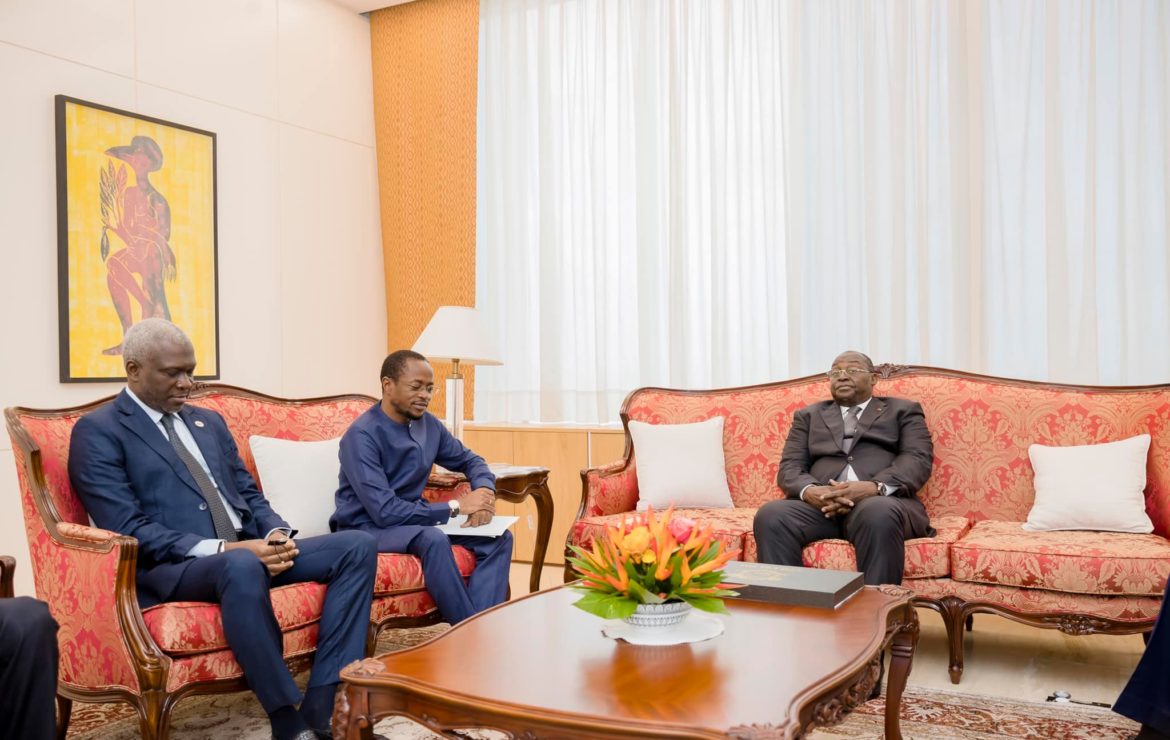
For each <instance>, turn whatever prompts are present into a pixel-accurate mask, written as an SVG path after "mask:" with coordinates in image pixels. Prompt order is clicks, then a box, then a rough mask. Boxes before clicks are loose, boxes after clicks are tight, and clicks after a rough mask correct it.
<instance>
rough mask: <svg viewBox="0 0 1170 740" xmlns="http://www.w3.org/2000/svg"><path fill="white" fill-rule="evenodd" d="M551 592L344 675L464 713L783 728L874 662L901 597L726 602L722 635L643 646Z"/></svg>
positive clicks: (561, 591) (869, 593) (867, 594)
mask: <svg viewBox="0 0 1170 740" xmlns="http://www.w3.org/2000/svg"><path fill="white" fill-rule="evenodd" d="M577 598H579V594H577V593H576V592H574V591H572V590H570V589H567V588H556V589H551V590H547V591H541V592H539V593H536V594H532V595H529V596H526V597H524V598H520V599H517V600H515V601H511V602H508V603H506V604H502V605H500V606H499V607H496V608H494V609H491V610H489V611H487V612H484V613H483V614H480V615H478V616H476V617H475V618H473V619H470V620H468V621H466V622H464V623H463V624H460V625H458V626H456V627H454V628H452V629H451V630H450V631H449V632H447V633H445V634H444V635H442V636H440V637H439V638H437V639H435V640H432V641H430V642H428V643H425V644H423V645H420V646H418V647H415V648H412V649H409V650H403V651H400V652H396V653H391V654H388V655H384V656H380V657H379V658H377V659H376V661H377V663H380V664H381V666H383V667H384V670H377V671H376V672H374V673H375V674H376V675H371V671H370V670H369V665H370V664H373V663H374V661H366V662H365V668H366V669H365V670H362V671H358V672H356V675H355V674H354V672H352V671H350V670H349V669H347V670H346V671H345V672H344V678H345V679H346V680H347V681H348V682H350V683H351V684H358V685H380V686H390V685H394V686H397V687H400V688H402V689H404V690H407V691H409V692H410V693H411V694H416V695H426V696H432V697H442V698H444V699H447V700H453V701H456V702H458V703H460V704H465V705H466V706H468V707H469V708H476V707H479V708H491V709H492V710H494V711H497V712H498V711H500V710H501V709H502V710H504V711H507V712H511V711H515V712H517V713H519V714H524V715H529V716H532V715H543V716H549V715H556V716H560V717H564V716H565V715H580V716H586V717H589V718H591V719H597V718H601V719H602V720H603V721H615V722H618V723H620V724H622V725H627V726H628V725H635V726H636V725H639V724H641V723H644V722H650V723H654V724H659V725H661V724H662V723H668V724H671V725H676V726H685V727H690V728H706V729H710V730H715V731H725V730H727V729H728V728H731V727H736V726H741V725H751V724H761V725H773V726H777V725H787V724H790V723H792V722H794V721H795V719H796V714H797V713H798V712H799V709H800V708H801V707H802V706H805V705H807V704H808V703H809V702H810V701H811V700H813V699H815V698H816V697H818V696H819V695H821V694H822V693H823V692H824V690H825V689H826V688H827V687H829V686H831V685H832V684H833V683H834V682H838V681H840V679H841V678H842V677H843V676H846V675H848V674H850V673H852V672H854V671H857V670H859V669H860V668H861V667H862V666H863V665H864V664H865V663H866V662H868V661H869V660H871V659H873V657H874V656H875V655H876V652H877V650H878V648H879V646H880V645H881V644H882V642H883V641H884V639H885V637H886V633H887V618H886V615H887V614H888V613H889V612H890V611H891V610H892V609H894V608H896V607H897V606H899V605H901V604H905V603H906V601H907V596H906V595H905V594H903V595H891V594H887V593H883V592H881V591H879V590H877V589H873V588H865V589H863V590H862V591H861V592H859V593H858V594H857V595H855V596H854V597H853V598H851V599H850V600H849V601H847V602H846V603H845V604H843V605H842V606H840V607H838V608H837V609H836V610H830V609H813V608H803V607H786V606H777V605H772V604H763V603H757V602H746V601H735V600H728V601H727V605H728V608H729V609H730V613H729V614H724V615H715V616H716V617H717V618H719V619H721V620H723V621H724V625H725V630H724V633H723V634H722V635H719V636H718V637H715V638H712V639H710V640H707V641H704V642H698V643H691V644H686V645H677V646H668V647H645V646H636V645H630V644H627V643H625V642H622V641H616V640H612V639H610V638H607V637H605V636H604V635H602V632H601V628H602V626H603V625H604V624H605V622H604V620H602V619H600V618H598V617H595V616H593V615H591V614H588V613H586V612H583V611H581V610H580V609H577V608H576V607H573V606H572V602H573V601H575V600H576V599H577Z"/></svg>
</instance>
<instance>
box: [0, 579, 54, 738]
mask: <svg viewBox="0 0 1170 740" xmlns="http://www.w3.org/2000/svg"><path fill="white" fill-rule="evenodd" d="M57 657H58V656H57V621H56V620H55V619H53V616H52V615H51V614H49V607H48V605H47V604H45V602H43V601H37V600H36V599H33V598H30V597H28V596H18V597H16V598H15V599H8V598H4V599H0V737H13V738H16V737H19V738H23V739H24V740H51V738H53V737H55V736H56V734H57V731H56V712H55V709H56V703H55V697H56V696H57Z"/></svg>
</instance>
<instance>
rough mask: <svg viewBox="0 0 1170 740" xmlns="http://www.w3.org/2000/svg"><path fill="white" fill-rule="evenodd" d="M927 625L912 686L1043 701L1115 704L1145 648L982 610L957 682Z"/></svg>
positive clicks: (549, 571) (544, 583)
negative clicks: (1055, 695)
mask: <svg viewBox="0 0 1170 740" xmlns="http://www.w3.org/2000/svg"><path fill="white" fill-rule="evenodd" d="M529 572H530V569H529V566H528V564H526V563H513V564H512V593H513V594H514V595H521V594H525V593H528V575H529ZM562 578H563V575H562V570H561V568H559V567H555V566H545V568H544V571H543V572H542V574H541V587H542V588H549V587H551V586H556V585H559V584H560V583H561V582H562ZM918 618H919V619H920V620H921V624H922V631H921V634H920V636H919V640H918V648H917V650H916V651H915V655H914V667H913V671H912V673H911V674H910V684H911V685H914V686H922V687H926V688H936V689H948V690H952V691H961V692H964V693H970V694H981V695H984V696H1000V697H1010V698H1014V699H1020V700H1024V701H1043V700H1044V698H1045V697H1047V696H1048V695H1049V694H1050V693H1052V692H1053V691H1054V690H1057V689H1063V690H1064V691H1068V692H1069V693H1071V694H1072V698H1073V699H1079V700H1084V701H1099V702H1105V703H1108V704H1112V703H1113V701H1114V700H1115V699H1116V698H1117V695H1118V694H1119V693H1120V692H1121V689H1122V687H1124V686H1125V682H1126V681H1127V680H1128V679H1129V675H1130V674H1131V673H1132V672H1133V669H1134V667H1135V666H1136V665H1137V662H1138V659H1139V658H1140V657H1141V654H1142V650H1143V643H1142V638H1141V637H1140V636H1138V635H1129V636H1125V637H1111V636H1108V635H1089V636H1084V637H1072V636H1069V635H1064V634H1062V633H1060V632H1058V631H1056V630H1044V629H1036V628H1035V627H1027V626H1025V625H1022V624H1017V623H1015V622H1012V621H1011V620H1008V619H1003V618H1002V617H995V616H991V615H984V614H979V615H976V617H975V629H974V631H973V632H969V633H967V635H966V638H965V639H966V668H965V670H964V672H963V679H962V682H961V683H960V684H959V685H958V686H955V685H953V684H951V682H950V678H949V676H948V675H947V663H948V660H949V658H948V652H947V642H946V630H945V629H944V628H943V623H942V619H941V618H940V617H939V616H938V615H937V614H935V613H934V612H931V611H928V610H925V609H919V610H918Z"/></svg>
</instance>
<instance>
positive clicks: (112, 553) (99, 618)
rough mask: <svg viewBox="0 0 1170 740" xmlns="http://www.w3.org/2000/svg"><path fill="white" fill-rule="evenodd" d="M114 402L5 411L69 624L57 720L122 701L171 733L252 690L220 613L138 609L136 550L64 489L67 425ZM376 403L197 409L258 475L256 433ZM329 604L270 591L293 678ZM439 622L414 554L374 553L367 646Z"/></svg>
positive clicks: (317, 595) (219, 399)
mask: <svg viewBox="0 0 1170 740" xmlns="http://www.w3.org/2000/svg"><path fill="white" fill-rule="evenodd" d="M111 400H112V399H110V398H106V399H102V400H100V401H97V402H95V403H92V404H88V405H85V406H78V407H74V408H68V409H57V410H36V409H26V408H10V409H7V410H6V411H5V419H6V422H7V426H8V433H9V435H10V436H11V438H12V442H13V450H14V452H15V457H16V471H17V477H18V479H19V483H20V490H21V499H22V508H23V511H24V520H25V527H26V531H27V534H28V541H29V550H30V553H31V559H32V569H33V578H34V582H35V584H36V592H37V596H38V598H40V599H42V600H44V601H46V602H48V604H49V607H50V610H51V611H52V613H53V616H54V617H55V618H56V619H57V621H58V622H59V623H60V625H61V629H60V631H59V633H58V639H59V642H60V647H61V665H60V683H59V689H58V691H59V699H58V702H59V706H60V707H61V709H62V712H61V714H62V717H60V718H59V721H60V724H61V726H62V727H63V728H64V727H67V726H68V722H69V711H70V707H71V702H72V701H73V700H77V701H102V702H105V701H127V702H129V703H131V704H133V705H134V706H135V707H136V708H137V709H138V712H139V716H140V718H141V727H142V736H143V737H144V738H148V739H151V738H163V737H166V736H167V728H168V722H169V715H170V710H171V708H172V707H173V706H174V704H175V703H176V702H177V701H178V700H179V699H181V698H182V697H184V696H187V695H189V694H195V693H210V692H224V691H238V690H242V689H244V688H246V685H245V683H244V682H243V678H242V675H243V674H242V672H241V669H240V666H239V664H237V663H236V661H235V658H234V657H233V655H232V653H231V651H230V650H228V649H227V643H226V641H225V639H224V636H223V629H222V624H221V622H220V615H219V606H218V605H216V604H207V603H195V602H179V603H170V604H161V605H159V606H155V607H152V608H150V609H147V610H145V611H142V610H140V609H139V608H138V602H137V599H136V596H135V562H136V559H137V550H138V544H137V541H136V540H135V539H134V538H133V537H124V536H120V535H117V534H114V533H113V532H109V531H106V530H102V529H96V528H94V527H91V526H89V517H88V515H87V514H86V512H85V509H84V508H83V507H82V505H81V502H80V500H79V499H78V498H77V496H76V495H75V494H74V492H73V490H72V487H71V486H70V483H69V475H68V472H67V459H68V453H69V435H70V433H71V432H72V430H73V425H74V424H75V423H76V422H77V420H78V419H79V418H80V417H81V416H82V415H83V414H85V413H87V412H89V411H92V410H93V409H95V408H97V407H98V406H101V405H103V404H105V403H108V402H110V401H111ZM374 401H375V399H373V398H371V397H369V396H361V395H347V396H332V397H328V398H315V399H307V400H288V399H280V398H274V397H271V396H265V395H261V394H259V393H254V392H251V391H247V390H243V389H240V388H233V387H231V386H227V385H219V384H201V385H200V386H199V387H198V388H197V389H196V390H195V391H194V392H193V393H192V394H191V401H190V402H191V403H192V404H195V405H198V406H203V407H205V408H209V409H214V410H215V411H217V412H219V413H220V414H221V415H223V417H224V419H225V420H226V421H227V424H228V428H229V429H230V430H231V432H232V435H233V437H234V438H235V440H236V444H237V446H238V447H239V450H240V454H241V456H242V457H243V459H244V463H245V464H246V465H247V466H248V469H249V470H250V471H251V472H252V474H253V476H256V468H255V463H254V461H253V459H252V453H251V449H250V446H249V444H248V439H249V437H250V436H251V435H254V434H255V435H261V436H266V437H279V438H283V439H297V440H322V439H330V438H334V437H338V436H340V435H341V434H342V433H343V432H344V431H345V430H346V429H347V428H348V427H349V425H350V423H351V422H352V421H353V420H354V419H355V418H356V417H357V416H358V415H359V414H361V413H362V412H363V411H365V410H366V409H367V408H369V407H370V405H371V404H372V403H374ZM257 479H258V478H257ZM467 485H468V484H467V482H466V480H465V479H464V478H463V477H462V476H461V475H455V474H447V475H443V476H437V475H432V476H431V481H430V484H429V486H428V488H427V491H426V496H427V497H428V498H430V499H431V500H434V501H440V500H446V499H447V498H450V497H452V496H454V495H457V494H459V493H462V489H465V488H466V487H467ZM539 494H540V492H539V491H526V492H525V493H523V494H511V493H508V492H504V491H501V492H500V493H499V494H498V495H499V496H500V497H501V498H503V499H505V500H509V501H522V500H523V499H524V497H525V496H526V495H539ZM325 495H332V492H326V493H325ZM293 524H294V525H295V522H294V523H293ZM544 529H545V530H546V531H547V527H546V528H544ZM545 537H546V538H547V534H546V535H545ZM545 544H546V545H547V539H546V541H545ZM538 545H539V543H538ZM541 552H543V550H541ZM455 554H456V561H457V562H458V564H459V568H460V571H461V572H462V573H463V574H464V576H467V575H469V574H470V573H471V570H472V568H473V567H474V565H475V560H474V557H473V556H472V555H471V554H470V553H469V552H467V551H466V550H464V549H463V548H461V547H456V548H455ZM323 596H324V587H323V586H321V585H320V584H316V583H305V584H297V585H292V586H283V587H280V588H276V589H273V591H272V602H273V606H274V607H275V611H276V614H277V619H278V621H279V623H280V626H281V629H282V630H283V632H284V646H285V648H284V649H285V658H286V660H287V661H288V663H289V665H290V667H292V668H293V669H294V670H300V669H302V668H305V667H308V665H309V663H310V660H311V658H312V654H313V651H314V650H315V649H316V643H317V621H318V619H319V618H320V612H321V606H322V600H323ZM437 621H439V614H438V612H437V611H436V609H435V604H434V602H433V601H432V600H431V597H430V595H429V594H428V593H427V591H426V588H425V585H424V583H423V576H422V568H421V565H420V563H419V561H418V559H417V558H415V557H413V556H410V555H391V554H382V555H379V557H378V574H377V579H376V581H375V584H374V602H373V606H372V609H371V615H370V626H371V630H370V644H371V645H372V644H373V642H374V641H375V640H376V639H377V634H378V632H379V631H381V630H382V629H384V628H389V627H413V626H418V625H422V624H429V623H433V622H437ZM61 736H62V737H63V736H64V734H63V732H62V735H61Z"/></svg>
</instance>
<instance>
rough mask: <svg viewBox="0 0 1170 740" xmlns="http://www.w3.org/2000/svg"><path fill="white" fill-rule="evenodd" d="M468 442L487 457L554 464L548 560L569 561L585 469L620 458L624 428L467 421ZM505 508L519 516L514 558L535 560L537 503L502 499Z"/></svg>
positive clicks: (551, 467)
mask: <svg viewBox="0 0 1170 740" xmlns="http://www.w3.org/2000/svg"><path fill="white" fill-rule="evenodd" d="M463 436H464V440H463V441H464V443H465V444H466V445H467V446H468V447H470V448H471V449H472V450H474V451H475V452H476V453H477V454H478V455H480V456H481V457H483V459H484V460H487V461H488V462H501V463H509V464H511V465H539V466H540V467H544V468H548V469H549V476H548V487H549V490H551V491H552V495H553V503H554V511H553V513H554V516H553V526H552V536H551V537H550V539H549V544H548V554H547V555H546V556H545V562H546V563H549V564H552V565H561V564H563V563H564V550H565V538H566V537H567V536H568V534H569V527H570V526H571V525H572V523H573V520H574V519H576V517H577V507H578V506H579V505H580V504H581V470H582V469H584V468H587V467H592V466H594V465H601V464H605V463H609V462H615V461H617V460H620V459H621V457H622V453H623V450H624V449H625V437H624V434H623V432H622V430H620V429H617V430H614V429H594V428H580V427H567V428H566V427H532V428H529V427H507V426H487V425H484V426H478V425H473V424H468V425H467V426H466V427H465V428H464V435H463ZM496 506H497V511H498V512H499V513H500V514H511V515H515V516H518V517H520V521H518V522H516V526H515V528H514V529H513V531H512V534H513V536H514V537H515V539H516V547H515V550H514V555H513V558H514V559H515V560H518V561H523V562H529V561H531V560H532V549H533V546H534V544H535V539H536V506H535V505H534V504H533V503H532V502H530V501H529V502H525V503H523V504H509V503H506V502H503V501H500V502H498V503H497V505H496Z"/></svg>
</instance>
